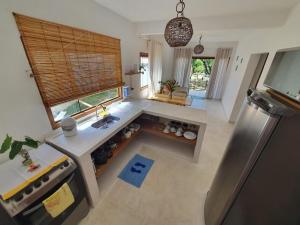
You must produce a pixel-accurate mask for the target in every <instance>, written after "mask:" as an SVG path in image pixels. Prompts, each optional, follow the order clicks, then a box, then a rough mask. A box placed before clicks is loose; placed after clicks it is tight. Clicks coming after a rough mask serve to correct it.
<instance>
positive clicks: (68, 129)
mask: <svg viewBox="0 0 300 225" xmlns="http://www.w3.org/2000/svg"><path fill="white" fill-rule="evenodd" d="M60 124H61V129H62V130H63V132H64V135H65V136H66V137H71V136H74V135H76V134H77V123H76V120H75V119H73V118H72V117H66V118H64V119H62V121H61V123H60Z"/></svg>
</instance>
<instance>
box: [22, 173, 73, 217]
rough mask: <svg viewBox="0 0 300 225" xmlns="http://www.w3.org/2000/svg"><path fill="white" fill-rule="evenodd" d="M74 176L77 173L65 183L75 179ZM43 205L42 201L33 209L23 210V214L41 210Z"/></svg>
mask: <svg viewBox="0 0 300 225" xmlns="http://www.w3.org/2000/svg"><path fill="white" fill-rule="evenodd" d="M74 177H75V173H73V174H72V175H71V176H70V178H69V179H68V180H67V181H66V182H65V183H67V184H70V183H71V182H72V181H73V179H74ZM43 206H44V204H43V203H40V204H38V205H36V206H34V207H32V208H31V209H28V210H27V211H25V212H23V213H22V214H23V216H27V215H29V214H32V213H33V212H35V211H37V210H39V209H40V208H42V207H43Z"/></svg>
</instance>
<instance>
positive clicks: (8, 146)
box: [0, 135, 40, 171]
mask: <svg viewBox="0 0 300 225" xmlns="http://www.w3.org/2000/svg"><path fill="white" fill-rule="evenodd" d="M39 143H40V142H39V141H36V140H34V139H32V138H31V137H27V136H26V137H25V140H24V141H17V140H13V138H12V137H11V136H9V135H6V138H5V140H4V141H3V143H2V145H1V149H0V154H3V153H5V152H6V151H8V150H10V151H9V158H10V159H11V160H13V159H14V158H15V157H16V156H17V155H18V154H19V155H20V156H21V157H22V158H23V161H22V163H23V165H24V166H26V167H27V168H28V170H29V171H33V170H35V169H36V168H38V167H39V165H36V164H34V163H33V161H32V159H31V157H30V155H29V152H28V150H27V149H24V148H23V146H27V147H30V148H34V149H35V148H37V147H38V146H39Z"/></svg>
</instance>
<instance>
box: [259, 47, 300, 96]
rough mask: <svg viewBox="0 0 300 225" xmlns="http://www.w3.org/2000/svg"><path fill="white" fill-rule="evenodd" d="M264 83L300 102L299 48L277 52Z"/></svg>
mask: <svg viewBox="0 0 300 225" xmlns="http://www.w3.org/2000/svg"><path fill="white" fill-rule="evenodd" d="M264 85H265V86H266V87H269V88H271V89H273V90H275V91H278V92H280V93H282V94H284V95H286V96H288V97H290V98H292V99H294V100H297V101H299V102H300V49H299V48H297V49H293V50H285V51H279V52H277V53H276V55H275V57H274V60H273V62H272V65H271V68H270V70H269V73H268V75H267V78H266V80H265V82H264Z"/></svg>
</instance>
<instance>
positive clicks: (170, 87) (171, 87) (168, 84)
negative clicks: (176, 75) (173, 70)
mask: <svg viewBox="0 0 300 225" xmlns="http://www.w3.org/2000/svg"><path fill="white" fill-rule="evenodd" d="M160 84H161V93H162V94H167V95H169V98H171V97H172V93H173V92H174V91H175V89H176V88H177V87H179V86H178V84H177V82H176V80H166V81H160Z"/></svg>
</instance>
